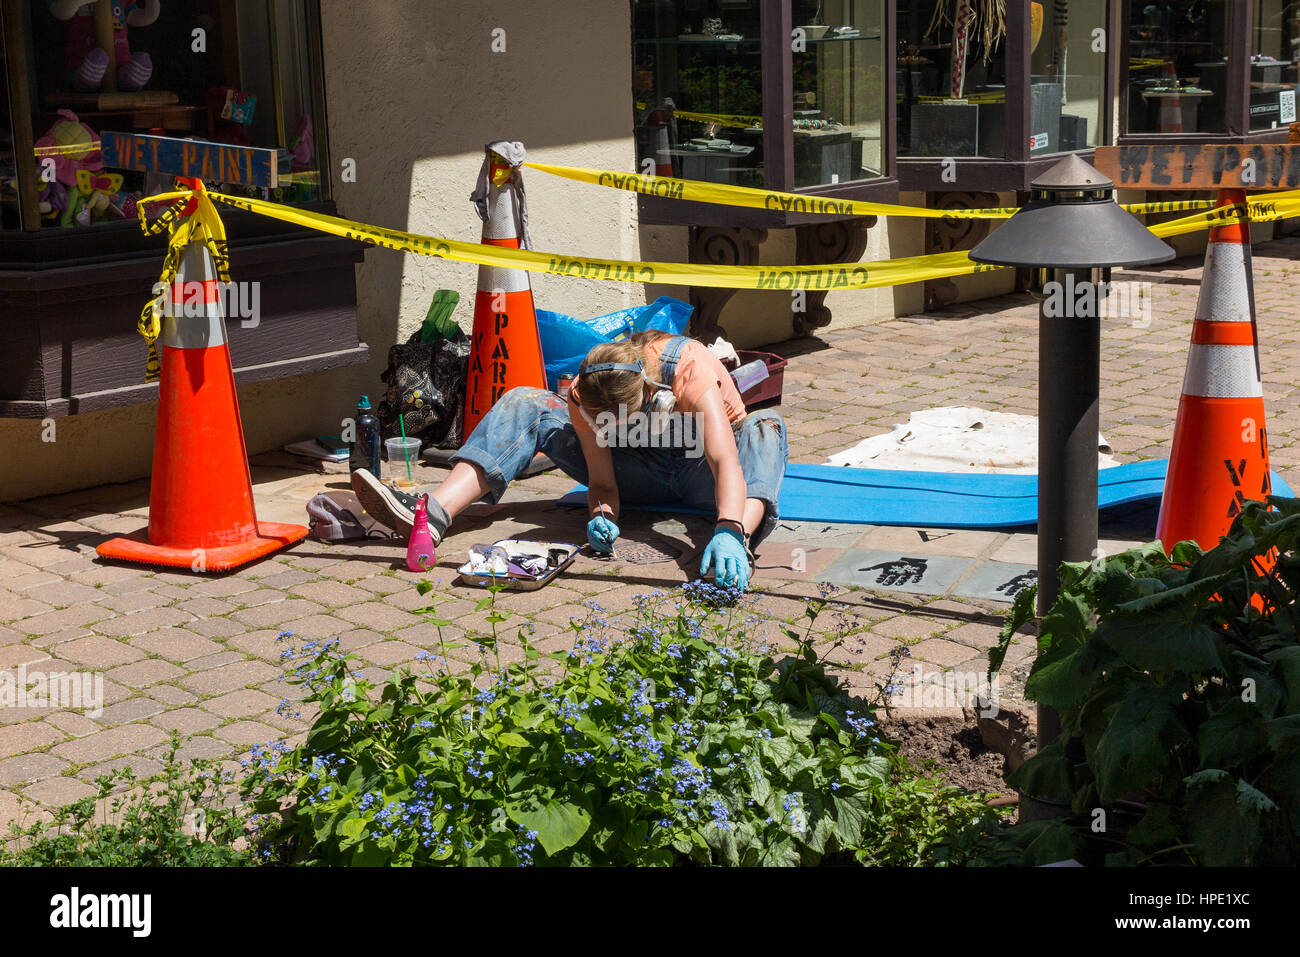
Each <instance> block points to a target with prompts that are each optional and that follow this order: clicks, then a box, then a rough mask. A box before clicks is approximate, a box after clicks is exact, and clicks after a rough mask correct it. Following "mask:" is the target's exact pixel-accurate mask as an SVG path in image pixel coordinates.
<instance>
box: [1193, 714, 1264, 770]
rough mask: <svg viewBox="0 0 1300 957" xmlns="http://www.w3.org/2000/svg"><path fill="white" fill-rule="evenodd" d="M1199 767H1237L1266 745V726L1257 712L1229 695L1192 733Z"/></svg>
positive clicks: (1262, 749) (1258, 752) (1261, 750)
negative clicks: (1199, 759) (1195, 731)
mask: <svg viewBox="0 0 1300 957" xmlns="http://www.w3.org/2000/svg"><path fill="white" fill-rule="evenodd" d="M1196 743H1197V746H1198V747H1199V748H1200V752H1201V767H1202V768H1231V767H1240V766H1241V765H1243V764H1245V763H1246V762H1247V761H1250V760H1251V759H1252V758H1254V757H1255V756H1256V755H1258V754H1260V753H1261V752H1263V751H1264V750H1265V749H1266V748H1267V747H1268V728H1267V726H1266V725H1265V723H1264V720H1263V719H1262V718H1261V717H1260V716H1259V712H1258V711H1257V710H1256V709H1255V708H1253V707H1251V706H1250V705H1248V704H1246V703H1245V702H1244V701H1242V700H1241V699H1240V698H1229V699H1228V701H1227V702H1226V703H1225V704H1224V705H1223V706H1222V707H1221V708H1219V709H1218V710H1217V711H1215V712H1213V713H1212V714H1211V715H1210V717H1209V718H1207V719H1206V720H1205V721H1204V722H1203V723H1202V724H1201V726H1200V728H1199V729H1198V731H1197V733H1196Z"/></svg>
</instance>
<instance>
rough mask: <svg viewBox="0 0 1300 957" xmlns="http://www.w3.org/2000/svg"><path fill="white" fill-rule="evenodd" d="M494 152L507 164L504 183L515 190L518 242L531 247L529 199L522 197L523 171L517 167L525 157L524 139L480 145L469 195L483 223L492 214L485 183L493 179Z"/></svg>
mask: <svg viewBox="0 0 1300 957" xmlns="http://www.w3.org/2000/svg"><path fill="white" fill-rule="evenodd" d="M493 153H495V154H496V155H497V156H499V157H501V159H503V160H505V161H506V162H507V163H509V164H510V169H511V173H510V179H508V180H506V182H505V184H504V185H506V186H508V187H510V189H511V190H512V191H513V192H514V194H515V219H516V222H515V226H516V230H517V232H518V234H519V245H520V247H521V248H523V249H532V248H533V240H532V237H531V236H530V235H529V234H528V203H527V201H526V200H525V198H524V175H523V170H522V169H521V168H520V164H522V163H523V161H524V160H525V159H526V158H527V154H526V153H525V152H524V144H523V143H512V142H510V141H509V140H497V141H496V142H494V143H489V144H487V146H485V147H483V166H482V167H481V168H480V169H479V171H478V183H477V184H476V185H475V186H474V192H472V193H470V195H469V198H470V201H471V202H472V203H473V204H474V208H475V209H477V210H478V215H479V218H480V219H481V220H483V222H485V223H486V222H487V221H488V217H489V216H491V215H492V206H491V203H492V199H491V191H490V190H489V189H488V187H489V186H490V185H491V183H492V154H493Z"/></svg>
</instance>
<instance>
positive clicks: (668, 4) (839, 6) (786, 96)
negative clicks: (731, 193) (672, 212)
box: [632, 0, 890, 192]
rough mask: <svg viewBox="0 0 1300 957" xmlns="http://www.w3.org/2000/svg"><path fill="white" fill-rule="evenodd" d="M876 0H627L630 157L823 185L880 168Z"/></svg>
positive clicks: (685, 172) (654, 166)
mask: <svg viewBox="0 0 1300 957" xmlns="http://www.w3.org/2000/svg"><path fill="white" fill-rule="evenodd" d="M884 10H885V3H884V2H882V0H824V2H821V3H818V2H814V0H807V2H804V0H796V2H794V3H793V4H791V3H789V2H788V0H786V2H782V0H633V3H632V31H633V37H632V47H633V58H634V63H633V91H634V97H633V99H634V104H635V106H634V109H635V117H634V121H635V130H636V144H637V157H636V159H637V166H638V169H639V170H640V171H641V172H643V173H653V172H658V173H659V174H662V175H673V176H678V177H682V178H685V179H696V180H706V181H709V182H718V183H730V184H735V185H741V186H756V187H769V188H773V189H782V190H789V189H815V190H817V191H818V192H822V191H824V190H826V189H830V190H834V189H835V188H836V187H840V186H847V185H850V184H861V183H863V182H864V181H870V180H873V179H880V178H882V177H884V176H886V175H887V173H888V168H889V162H890V151H889V149H888V148H887V147H888V140H889V138H888V136H887V134H886V127H887V125H888V117H887V111H886V109H885V103H886V96H887V91H886V85H887V80H889V76H888V71H887V67H886V64H885V59H884V51H885V49H886V47H885V38H884V36H883V35H882V30H883V29H884V26H885V20H884Z"/></svg>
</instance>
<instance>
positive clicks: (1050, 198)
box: [970, 156, 1175, 820]
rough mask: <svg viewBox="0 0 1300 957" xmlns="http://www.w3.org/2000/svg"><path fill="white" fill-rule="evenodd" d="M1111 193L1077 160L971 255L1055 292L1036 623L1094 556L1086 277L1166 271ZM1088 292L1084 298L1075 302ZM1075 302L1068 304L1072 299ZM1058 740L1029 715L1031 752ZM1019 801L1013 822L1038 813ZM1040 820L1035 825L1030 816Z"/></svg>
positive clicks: (1042, 314)
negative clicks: (1037, 275)
mask: <svg viewBox="0 0 1300 957" xmlns="http://www.w3.org/2000/svg"><path fill="white" fill-rule="evenodd" d="M1113 188H1114V184H1113V183H1112V182H1111V181H1110V180H1109V179H1107V178H1106V177H1105V176H1104V175H1102V173H1101V172H1099V171H1098V170H1096V169H1094V168H1093V167H1092V166H1090V165H1089V164H1087V163H1085V162H1084V161H1083V160H1081V159H1079V158H1078V157H1077V156H1070V157H1068V158H1067V159H1064V160H1062V161H1061V162H1059V163H1057V164H1056V165H1055V166H1053V167H1052V168H1051V169H1049V170H1048V171H1047V172H1046V173H1044V174H1043V175H1042V176H1040V177H1039V178H1038V179H1036V180H1034V182H1033V183H1032V184H1031V189H1032V191H1033V192H1032V195H1031V197H1030V201H1029V203H1028V205H1026V206H1025V207H1024V208H1023V209H1021V210H1020V211H1019V212H1018V213H1016V214H1015V215H1014V216H1012V217H1011V219H1009V220H1007V222H1006V223H1004V224H1003V225H1002V226H1001V227H999V228H998V229H995V230H994V231H993V232H992V233H991V234H990V235H989V236H988V238H987V239H985V240H984V241H983V242H981V243H980V244H979V245H978V246H976V247H975V248H974V249H973V250H971V253H970V258H971V259H973V260H975V262H979V263H990V264H993V265H999V266H1027V267H1033V268H1044V267H1046V268H1050V269H1051V270H1052V276H1051V280H1052V281H1053V282H1056V283H1059V284H1060V286H1059V287H1057V288H1056V289H1054V290H1053V291H1052V293H1051V297H1052V301H1053V302H1054V304H1055V307H1054V308H1051V309H1049V308H1048V302H1049V300H1048V299H1044V301H1043V303H1042V305H1041V306H1040V309H1039V320H1040V325H1039V331H1038V614H1039V615H1040V616H1042V615H1044V614H1045V613H1046V612H1047V611H1048V610H1049V609H1050V608H1051V606H1052V604H1053V603H1054V602H1055V601H1056V596H1057V593H1058V591H1059V580H1058V575H1057V569H1058V568H1059V567H1060V564H1061V562H1079V561H1089V560H1091V559H1092V558H1093V557H1094V556H1095V555H1096V550H1097V430H1098V421H1097V404H1098V393H1099V389H1100V379H1101V321H1100V316H1099V312H1100V309H1101V300H1102V298H1103V296H1101V295H1100V294H1099V293H1100V292H1101V291H1102V290H1101V289H1099V288H1098V285H1097V283H1096V270H1098V269H1102V268H1105V267H1109V266H1137V265H1141V264H1144V263H1156V262H1167V261H1168V260H1170V259H1173V258H1174V255H1175V253H1174V251H1173V249H1172V248H1170V247H1169V246H1168V245H1167V244H1166V243H1164V242H1163V241H1161V240H1160V239H1159V238H1157V237H1156V236H1155V235H1154V234H1153V233H1152V232H1151V231H1150V230H1149V229H1147V228H1146V227H1145V226H1143V225H1142V224H1141V223H1139V222H1138V221H1137V219H1135V218H1134V217H1133V216H1131V215H1129V214H1128V213H1126V212H1124V210H1122V209H1120V207H1119V206H1118V205H1117V204H1116V202H1115V200H1114V198H1113V196H1112V190H1113ZM1087 286H1091V287H1092V288H1091V290H1090V291H1089V294H1086V295H1078V294H1080V293H1083V292H1084V291H1085V287H1087ZM1076 296H1077V298H1076ZM1060 731H1061V723H1060V718H1059V717H1058V716H1057V714H1056V712H1055V711H1053V710H1052V709H1050V708H1045V707H1043V706H1041V705H1040V706H1039V708H1038V746H1039V748H1040V749H1041V748H1042V747H1044V746H1045V745H1047V744H1049V743H1050V742H1051V741H1052V740H1053V739H1055V738H1056V737H1057V736H1058V735H1059V734H1060ZM1037 803H1038V802H1029V805H1030V806H1026V802H1024V801H1023V800H1022V806H1021V819H1022V820H1027V819H1029V818H1028V817H1026V813H1025V812H1026V811H1029V812H1030V815H1029V816H1030V817H1032V816H1042V812H1045V811H1047V807H1045V806H1041V805H1040V806H1038V807H1035V806H1034V805H1035V804H1037ZM1035 811H1038V812H1040V813H1039V814H1038V815H1035V814H1034V812H1035Z"/></svg>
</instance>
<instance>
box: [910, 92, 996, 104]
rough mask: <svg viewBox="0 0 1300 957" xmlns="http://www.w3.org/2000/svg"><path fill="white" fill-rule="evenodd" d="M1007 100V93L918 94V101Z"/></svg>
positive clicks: (985, 101) (963, 101)
mask: <svg viewBox="0 0 1300 957" xmlns="http://www.w3.org/2000/svg"><path fill="white" fill-rule="evenodd" d="M1006 100H1007V95H1006V93H968V94H966V95H965V96H959V97H955V98H954V97H951V96H918V97H917V98H916V102H918V103H949V104H962V103H1005V102H1006Z"/></svg>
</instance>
